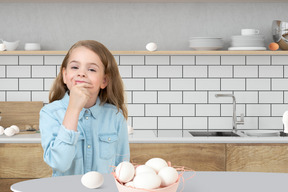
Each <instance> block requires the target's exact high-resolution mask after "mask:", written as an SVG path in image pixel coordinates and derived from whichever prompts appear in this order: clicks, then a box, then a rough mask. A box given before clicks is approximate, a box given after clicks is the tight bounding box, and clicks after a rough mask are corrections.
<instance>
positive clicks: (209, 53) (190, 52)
mask: <svg viewBox="0 0 288 192" xmlns="http://www.w3.org/2000/svg"><path fill="white" fill-rule="evenodd" d="M111 52H112V54H113V55H288V51H227V50H220V51H153V52H150V51H111ZM66 53H67V51H21V50H19V51H0V55H65V54H66Z"/></svg>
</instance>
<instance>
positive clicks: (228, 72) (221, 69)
mask: <svg viewBox="0 0 288 192" xmlns="http://www.w3.org/2000/svg"><path fill="white" fill-rule="evenodd" d="M208 74H209V75H208V76H209V77H219V78H220V77H221V78H225V77H232V66H209V67H208Z"/></svg>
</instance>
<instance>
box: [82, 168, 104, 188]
mask: <svg viewBox="0 0 288 192" xmlns="http://www.w3.org/2000/svg"><path fill="white" fill-rule="evenodd" d="M81 183H82V184H83V185H84V186H85V187H87V188H89V189H95V188H99V187H101V185H103V183H104V177H103V175H102V174H101V173H99V172H97V171H90V172H88V173H86V174H84V175H83V176H82V177H81Z"/></svg>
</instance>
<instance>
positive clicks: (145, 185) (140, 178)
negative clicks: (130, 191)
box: [133, 173, 161, 189]
mask: <svg viewBox="0 0 288 192" xmlns="http://www.w3.org/2000/svg"><path fill="white" fill-rule="evenodd" d="M133 182H134V186H135V188H141V189H156V188H158V187H160V185H161V178H160V177H159V176H158V175H155V174H153V173H142V174H139V175H136V176H135V177H134V180H133Z"/></svg>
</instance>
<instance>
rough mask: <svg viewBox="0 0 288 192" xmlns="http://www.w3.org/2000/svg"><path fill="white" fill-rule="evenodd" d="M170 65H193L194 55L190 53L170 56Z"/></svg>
mask: <svg viewBox="0 0 288 192" xmlns="http://www.w3.org/2000/svg"><path fill="white" fill-rule="evenodd" d="M171 65H195V56H190V55H174V56H171Z"/></svg>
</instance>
